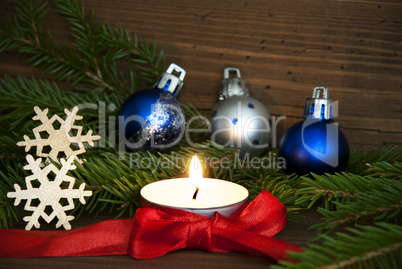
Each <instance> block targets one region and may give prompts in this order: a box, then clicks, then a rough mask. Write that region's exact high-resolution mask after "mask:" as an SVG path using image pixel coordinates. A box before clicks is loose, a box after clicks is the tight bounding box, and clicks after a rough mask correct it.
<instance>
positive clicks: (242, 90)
mask: <svg viewBox="0 0 402 269" xmlns="http://www.w3.org/2000/svg"><path fill="white" fill-rule="evenodd" d="M231 72H232V73H233V72H234V73H235V74H236V75H235V77H229V76H230V73H231ZM223 77H224V79H223V80H222V87H221V94H220V96H219V100H224V99H226V98H228V97H231V96H249V93H248V89H247V86H246V82H245V80H244V79H242V78H241V75H240V70H239V69H238V68H235V67H227V68H225V69H224V70H223Z"/></svg>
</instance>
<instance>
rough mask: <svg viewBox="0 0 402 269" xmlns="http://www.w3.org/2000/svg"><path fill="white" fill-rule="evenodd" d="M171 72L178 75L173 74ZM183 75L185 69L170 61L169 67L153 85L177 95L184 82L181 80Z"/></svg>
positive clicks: (184, 74)
mask: <svg viewBox="0 0 402 269" xmlns="http://www.w3.org/2000/svg"><path fill="white" fill-rule="evenodd" d="M173 72H174V73H175V74H177V75H179V76H177V75H175V74H173ZM185 76H186V71H185V70H184V69H183V68H181V67H180V66H178V65H176V64H174V63H172V64H170V65H169V68H168V69H167V70H166V72H165V73H163V74H162V76H161V77H160V78H159V80H158V82H157V83H156V84H155V87H156V88H158V89H162V90H164V91H166V92H169V93H171V94H172V95H174V96H176V97H179V95H180V92H181V88H182V87H183V84H184V83H183V80H184V77H185Z"/></svg>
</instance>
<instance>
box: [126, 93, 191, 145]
mask: <svg viewBox="0 0 402 269" xmlns="http://www.w3.org/2000/svg"><path fill="white" fill-rule="evenodd" d="M119 124H120V125H119V126H120V127H119V128H120V130H122V129H121V128H122V127H123V128H124V133H125V138H126V140H127V141H128V143H126V145H127V147H128V148H129V149H140V148H168V147H172V146H174V145H175V144H176V143H177V142H179V140H180V138H181V137H182V135H183V133H184V129H185V118H184V112H183V109H182V108H181V106H180V103H179V101H178V100H177V99H176V98H175V97H174V96H173V95H172V94H170V93H168V92H165V91H163V90H162V89H158V88H151V89H146V90H142V91H139V92H136V93H134V94H133V95H131V96H130V97H129V98H128V99H127V100H126V101H125V102H124V104H123V106H122V107H121V109H120V113H119ZM121 135H122V133H120V136H121ZM120 139H121V137H120ZM130 143H131V144H130Z"/></svg>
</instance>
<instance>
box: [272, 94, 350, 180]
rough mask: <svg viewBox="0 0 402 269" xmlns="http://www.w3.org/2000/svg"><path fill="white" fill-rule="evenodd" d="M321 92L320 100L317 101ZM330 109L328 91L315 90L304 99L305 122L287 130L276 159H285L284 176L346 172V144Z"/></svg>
mask: <svg viewBox="0 0 402 269" xmlns="http://www.w3.org/2000/svg"><path fill="white" fill-rule="evenodd" d="M321 91H322V92H323V98H319V97H320V92H321ZM332 110H333V104H332V102H331V100H329V99H328V88H327V87H316V88H314V92H313V98H309V99H307V100H306V105H305V107H304V120H303V121H301V122H298V123H296V124H295V125H293V126H292V127H290V128H289V130H287V132H286V133H285V135H284V136H283V137H282V140H281V143H280V145H279V156H282V157H284V158H285V160H286V168H285V172H286V173H287V174H291V173H297V174H299V175H304V174H307V173H310V172H313V173H316V174H324V173H335V172H341V171H343V170H345V169H346V166H347V165H348V161H349V144H348V141H347V140H346V137H345V135H344V134H343V133H342V131H341V130H339V128H338V126H337V124H335V123H334V120H333V115H332Z"/></svg>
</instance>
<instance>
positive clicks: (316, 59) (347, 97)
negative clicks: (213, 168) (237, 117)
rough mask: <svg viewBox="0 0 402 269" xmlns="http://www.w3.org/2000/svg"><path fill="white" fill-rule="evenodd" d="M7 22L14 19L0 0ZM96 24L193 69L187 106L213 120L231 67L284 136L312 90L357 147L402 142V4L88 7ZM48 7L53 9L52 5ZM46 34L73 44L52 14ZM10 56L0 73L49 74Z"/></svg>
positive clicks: (125, 0)
mask: <svg viewBox="0 0 402 269" xmlns="http://www.w3.org/2000/svg"><path fill="white" fill-rule="evenodd" d="M1 3H2V4H0V5H1V8H0V14H13V13H14V7H15V4H14V2H13V1H12V0H2V1H1ZM85 5H86V8H87V11H88V12H89V11H90V10H94V11H95V17H96V21H98V22H100V21H106V22H107V23H108V24H111V25H113V26H116V27H118V26H123V27H124V28H125V29H127V30H128V31H129V32H130V33H132V34H134V33H137V34H138V37H139V39H140V40H145V39H146V40H148V41H149V42H156V43H157V44H158V48H163V49H164V52H165V55H166V67H167V66H168V64H169V63H171V62H174V63H176V64H178V65H179V66H181V67H182V68H184V69H185V70H186V71H187V75H186V78H185V85H184V88H183V94H182V96H181V101H182V102H190V103H192V104H193V105H195V106H196V107H197V108H198V109H200V110H201V111H202V112H203V113H204V114H205V115H208V114H209V113H210V111H211V109H212V107H213V106H214V104H215V103H216V102H217V100H218V96H219V90H220V82H221V79H222V78H223V69H224V68H225V67H232V66H233V67H237V68H239V69H240V70H241V72H242V77H243V78H245V79H246V80H247V82H248V86H249V90H250V95H251V96H252V97H254V98H256V99H258V100H260V101H261V102H262V103H263V104H264V105H265V106H266V107H267V108H268V110H269V111H270V112H271V114H273V115H276V116H281V115H285V116H286V120H283V121H281V122H280V123H279V126H278V132H277V138H278V142H279V141H280V138H281V137H282V135H283V133H284V132H285V131H286V130H287V129H288V128H289V127H290V126H292V125H293V124H294V123H296V122H297V121H299V120H301V118H302V116H303V107H304V101H305V99H306V98H309V97H311V95H312V91H313V88H314V87H315V86H328V87H329V91H330V98H331V99H332V100H339V117H338V118H336V121H337V122H338V123H339V125H340V127H341V128H342V130H343V131H344V133H345V134H346V136H347V138H348V140H349V143H350V145H351V148H352V149H356V148H363V149H367V150H368V149H372V148H375V147H384V146H387V145H394V144H399V145H400V144H402V120H401V115H402V94H401V92H402V76H401V75H402V2H401V1H400V0H384V1H364V0H355V1H347V0H332V1H331V0H315V1H314V0H293V1H288V0H282V1H262V0H260V1H254V0H251V1H246V0H244V1H239V0H230V1H216V0H215V1H210V0H202V1H200V0H179V1H163V0H159V1H158V0H147V1H140V0H121V1H113V0H108V1H106V0H102V1H100V0H87V1H85ZM49 6H50V7H51V8H52V7H54V6H53V5H49ZM45 26H46V27H45V30H49V31H51V32H52V34H53V36H54V39H55V40H61V41H65V40H68V37H69V34H70V31H69V26H68V24H67V22H66V21H65V20H64V19H63V18H62V16H60V15H59V14H57V13H56V12H54V8H53V9H52V10H51V12H50V13H49V14H48V16H47V17H46V19H45ZM25 59H26V58H25V57H22V56H18V55H16V54H13V53H8V54H4V53H3V54H2V55H1V57H0V74H9V75H12V76H16V75H18V74H22V75H35V76H37V77H44V76H45V75H44V74H42V73H41V72H39V71H37V70H36V69H33V68H30V67H29V66H27V65H25V64H24V60H25Z"/></svg>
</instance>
